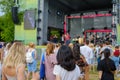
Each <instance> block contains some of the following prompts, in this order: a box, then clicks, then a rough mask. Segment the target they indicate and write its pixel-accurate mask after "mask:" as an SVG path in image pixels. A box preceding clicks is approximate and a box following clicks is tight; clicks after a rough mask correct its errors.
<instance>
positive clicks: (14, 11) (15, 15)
mask: <svg viewBox="0 0 120 80" xmlns="http://www.w3.org/2000/svg"><path fill="white" fill-rule="evenodd" d="M12 20H13V22H14V24H19V18H18V7H12Z"/></svg>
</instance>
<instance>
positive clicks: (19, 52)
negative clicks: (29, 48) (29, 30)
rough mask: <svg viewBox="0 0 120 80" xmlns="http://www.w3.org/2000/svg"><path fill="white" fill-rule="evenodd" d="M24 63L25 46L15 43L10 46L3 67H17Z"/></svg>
mask: <svg viewBox="0 0 120 80" xmlns="http://www.w3.org/2000/svg"><path fill="white" fill-rule="evenodd" d="M24 63H25V46H24V45H23V44H22V43H21V42H15V43H13V45H12V46H11V48H10V50H9V52H8V55H7V56H6V58H5V60H4V62H3V65H4V66H5V67H17V66H18V65H19V64H24Z"/></svg>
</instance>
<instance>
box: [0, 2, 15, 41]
mask: <svg viewBox="0 0 120 80" xmlns="http://www.w3.org/2000/svg"><path fill="white" fill-rule="evenodd" d="M14 5H15V4H14V3H13V0H0V8H1V10H2V12H3V13H4V15H3V16H0V41H5V42H10V41H13V40H14V23H13V21H12V16H11V7H12V6H14Z"/></svg>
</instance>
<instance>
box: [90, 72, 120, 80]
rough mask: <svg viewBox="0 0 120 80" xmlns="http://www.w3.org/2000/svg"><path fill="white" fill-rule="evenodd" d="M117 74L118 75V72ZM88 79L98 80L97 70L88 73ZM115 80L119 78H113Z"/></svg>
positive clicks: (119, 79)
mask: <svg viewBox="0 0 120 80" xmlns="http://www.w3.org/2000/svg"><path fill="white" fill-rule="evenodd" d="M118 74H120V72H119V73H118ZM89 77H90V80H98V71H97V70H95V71H94V72H93V71H90V76H89ZM115 80H120V76H119V77H117V76H115Z"/></svg>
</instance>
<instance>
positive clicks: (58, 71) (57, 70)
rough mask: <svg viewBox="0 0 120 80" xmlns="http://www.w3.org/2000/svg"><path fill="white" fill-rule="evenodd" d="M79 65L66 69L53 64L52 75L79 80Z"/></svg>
mask: <svg viewBox="0 0 120 80" xmlns="http://www.w3.org/2000/svg"><path fill="white" fill-rule="evenodd" d="M80 73H81V71H80V69H79V67H78V66H77V65H76V67H75V69H74V70H73V71H67V70H65V69H64V68H62V67H61V66H60V65H55V66H54V69H53V74H54V75H59V76H60V78H61V80H79V78H80V77H82V75H81V74H80Z"/></svg>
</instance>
